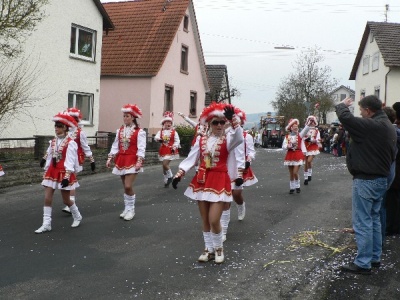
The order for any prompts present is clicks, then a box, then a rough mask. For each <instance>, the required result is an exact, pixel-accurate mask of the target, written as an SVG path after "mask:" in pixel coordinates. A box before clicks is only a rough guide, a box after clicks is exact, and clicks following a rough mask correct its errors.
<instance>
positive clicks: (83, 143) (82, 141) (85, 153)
mask: <svg viewBox="0 0 400 300" xmlns="http://www.w3.org/2000/svg"><path fill="white" fill-rule="evenodd" d="M70 137H71V139H73V140H74V141H75V143H76V144H77V145H78V162H79V167H78V172H81V171H82V170H83V163H84V162H85V157H91V156H93V154H92V150H91V149H90V147H89V145H88V140H87V136H86V133H85V132H84V131H83V130H82V128H79V127H78V128H77V129H75V130H74V131H73V132H72V133H71V134H70Z"/></svg>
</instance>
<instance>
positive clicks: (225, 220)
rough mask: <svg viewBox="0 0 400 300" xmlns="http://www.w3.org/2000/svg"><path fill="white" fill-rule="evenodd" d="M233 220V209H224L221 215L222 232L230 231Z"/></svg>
mask: <svg viewBox="0 0 400 300" xmlns="http://www.w3.org/2000/svg"><path fill="white" fill-rule="evenodd" d="M230 220H231V210H230V209H228V210H224V211H222V215H221V227H222V233H223V234H226V233H227V232H228V226H229V221H230Z"/></svg>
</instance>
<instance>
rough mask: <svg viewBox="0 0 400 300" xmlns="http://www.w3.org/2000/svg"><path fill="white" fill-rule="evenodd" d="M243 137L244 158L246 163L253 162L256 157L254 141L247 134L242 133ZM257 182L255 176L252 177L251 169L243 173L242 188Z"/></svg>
mask: <svg viewBox="0 0 400 300" xmlns="http://www.w3.org/2000/svg"><path fill="white" fill-rule="evenodd" d="M243 137H244V144H245V153H244V155H245V158H246V161H247V160H249V161H253V160H254V159H255V157H256V150H255V149H254V140H253V137H252V136H251V135H250V134H248V133H247V132H244V133H243ZM257 182H258V179H257V177H256V175H254V172H253V169H252V168H251V166H250V167H249V168H248V169H247V170H244V171H243V186H251V185H253V184H256V183H257Z"/></svg>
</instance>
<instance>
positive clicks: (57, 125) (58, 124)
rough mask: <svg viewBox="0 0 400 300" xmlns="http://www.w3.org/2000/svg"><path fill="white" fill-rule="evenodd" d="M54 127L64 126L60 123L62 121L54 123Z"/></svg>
mask: <svg viewBox="0 0 400 300" xmlns="http://www.w3.org/2000/svg"><path fill="white" fill-rule="evenodd" d="M54 127H57V128H63V127H64V124H62V123H56V124H54Z"/></svg>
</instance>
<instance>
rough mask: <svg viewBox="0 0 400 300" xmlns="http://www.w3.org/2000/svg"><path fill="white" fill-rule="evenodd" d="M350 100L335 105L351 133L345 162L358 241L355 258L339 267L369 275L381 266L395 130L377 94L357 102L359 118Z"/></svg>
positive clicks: (345, 270)
mask: <svg viewBox="0 0 400 300" xmlns="http://www.w3.org/2000/svg"><path fill="white" fill-rule="evenodd" d="M352 103H353V99H352V98H349V97H348V98H346V99H344V100H343V101H342V102H341V103H339V104H338V105H337V106H336V114H337V116H338V118H339V120H340V122H341V123H342V124H343V126H344V127H345V128H346V130H348V131H349V134H350V136H351V141H350V148H349V153H348V155H347V156H346V163H347V168H348V170H349V172H350V174H351V175H353V196H352V222H353V229H354V231H355V238H356V243H357V256H356V258H355V259H354V261H353V262H351V263H350V264H348V265H343V266H342V267H341V270H342V271H344V272H351V273H357V274H371V266H372V267H379V266H380V260H381V254H382V234H381V223H380V216H379V210H380V207H381V203H382V197H383V195H384V193H385V191H386V189H387V179H388V176H389V174H390V167H391V164H392V162H393V161H394V159H395V153H396V132H395V129H394V127H393V125H392V124H391V123H390V121H389V119H388V117H387V116H386V114H385V113H384V112H383V110H382V101H381V100H379V99H378V98H377V97H376V96H374V95H370V96H367V97H364V98H363V99H361V100H360V101H359V102H358V105H359V107H360V113H361V118H359V117H355V116H354V115H353V114H352V113H351V112H350V110H349V106H350V105H352Z"/></svg>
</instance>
